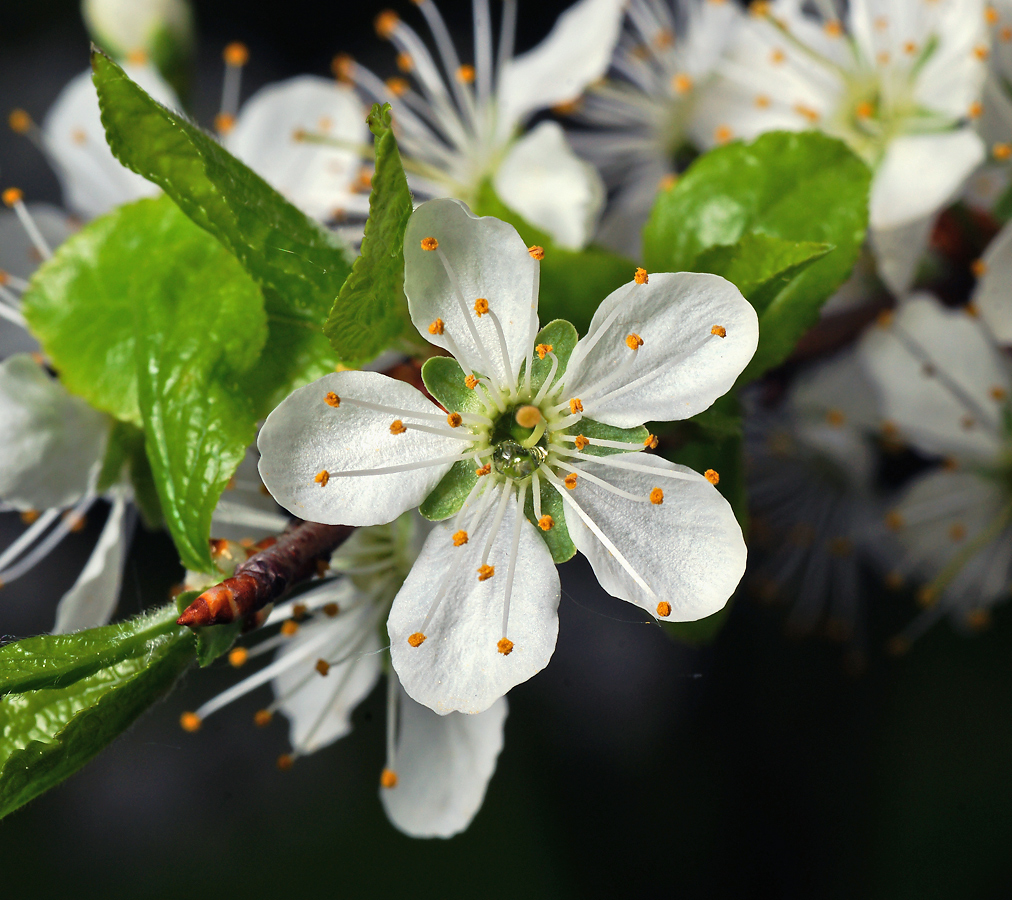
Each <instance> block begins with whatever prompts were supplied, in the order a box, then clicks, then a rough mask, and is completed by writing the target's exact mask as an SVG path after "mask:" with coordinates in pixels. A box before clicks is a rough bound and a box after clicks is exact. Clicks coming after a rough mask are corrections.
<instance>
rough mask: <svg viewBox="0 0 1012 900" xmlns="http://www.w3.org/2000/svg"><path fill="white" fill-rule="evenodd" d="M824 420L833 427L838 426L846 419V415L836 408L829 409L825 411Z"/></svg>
mask: <svg viewBox="0 0 1012 900" xmlns="http://www.w3.org/2000/svg"><path fill="white" fill-rule="evenodd" d="M826 421H827V422H828V423H829V424H830V425H832V426H833V427H834V428H839V427H840V426H841V425H842V424H843V423H844V422H846V421H847V417H846V416H845V415H844V414H843V413H842V412H841V411H840V410H838V409H830V410H827V412H826Z"/></svg>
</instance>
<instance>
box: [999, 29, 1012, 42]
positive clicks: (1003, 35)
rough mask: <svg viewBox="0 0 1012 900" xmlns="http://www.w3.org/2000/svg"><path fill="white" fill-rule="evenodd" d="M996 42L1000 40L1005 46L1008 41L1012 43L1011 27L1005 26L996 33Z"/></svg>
mask: <svg viewBox="0 0 1012 900" xmlns="http://www.w3.org/2000/svg"><path fill="white" fill-rule="evenodd" d="M998 40H1000V41H1001V42H1002V43H1003V44H1007V43H1008V42H1009V41H1012V25H1006V26H1005V27H1004V28H1002V30H1001V31H999V32H998Z"/></svg>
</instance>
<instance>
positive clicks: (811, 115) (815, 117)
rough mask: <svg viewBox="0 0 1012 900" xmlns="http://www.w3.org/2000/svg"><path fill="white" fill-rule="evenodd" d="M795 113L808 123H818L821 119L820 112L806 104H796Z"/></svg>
mask: <svg viewBox="0 0 1012 900" xmlns="http://www.w3.org/2000/svg"><path fill="white" fill-rule="evenodd" d="M794 111H795V112H796V113H797V114H798V115H799V116H801V117H802V118H803V119H804V120H805V121H806V122H818V121H819V119H820V118H822V117H821V116H820V115H819V111H818V110H817V109H812V107H810V106H805V104H804V103H795V104H794Z"/></svg>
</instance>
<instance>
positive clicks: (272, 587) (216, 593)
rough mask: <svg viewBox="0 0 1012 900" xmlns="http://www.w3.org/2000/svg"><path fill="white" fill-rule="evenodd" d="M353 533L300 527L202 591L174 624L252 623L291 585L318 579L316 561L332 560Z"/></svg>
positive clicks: (346, 528)
mask: <svg viewBox="0 0 1012 900" xmlns="http://www.w3.org/2000/svg"><path fill="white" fill-rule="evenodd" d="M354 530H355V529H354V528H353V527H352V526H350V525H319V524H317V523H315V522H303V523H302V524H301V525H297V526H296V527H295V528H293V529H292V530H291V531H289V532H287V533H286V534H283V535H281V537H279V538H278V539H277V541H276V542H275V543H273V544H271V545H270V546H269V547H267V548H266V549H264V550H261V551H260V552H259V553H256V554H254V555H253V556H251V557H250V558H249V559H247V560H246V562H244V563H242V564H241V565H240V566H238V568H236V570H235V574H234V575H233V576H232V577H231V578H226V579H225V580H224V581H223V582H222V583H221V584H216V585H215V586H214V587H212V588H208V589H207V590H206V591H204V593H203V594H201V595H200V596H199V597H197V599H196V600H194V601H193V603H191V604H190V605H189V606H188V607H186V609H185V610H183V614H182V615H181V616H180V617H179V618H178V619H177V620H176V621H177V622H178V623H179V624H180V625H190V626H198V625H224V624H227V623H229V622H235V621H236V620H237V619H242V618H252V617H253V616H254V615H255V614H256V612H257V611H258V610H260V609H263V607H265V606H266V605H267V604H268V603H273V602H274V601H275V600H277V599H278V598H279V597H280V596H281V595H282V594H284V593H285V591H287V590H288V589H289V588H290V587H291V586H292V585H294V584H297V583H298V582H300V581H304V580H305V579H307V578H309V577H310V576H312V575H315V574H316V572H317V562H318V561H319V560H321V559H326V558H328V557H329V556H330V554H331V553H332V552H333V551H334V550H335V549H336V548H337V547H339V546H340V545H341V544H342V543H343V542H344V541H345V540H346V539H347V538H348V537H349V536H350V535H351V533H352V532H353V531H354Z"/></svg>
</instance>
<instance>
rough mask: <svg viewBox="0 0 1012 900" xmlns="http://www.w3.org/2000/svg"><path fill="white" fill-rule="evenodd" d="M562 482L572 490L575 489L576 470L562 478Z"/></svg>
mask: <svg viewBox="0 0 1012 900" xmlns="http://www.w3.org/2000/svg"><path fill="white" fill-rule="evenodd" d="M562 483H563V484H564V485H565V486H566V487H567V488H569V489H570V490H573V488H575V487H576V472H570V473H569V474H568V475H567V476H566V477H565V478H563V479H562Z"/></svg>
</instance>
